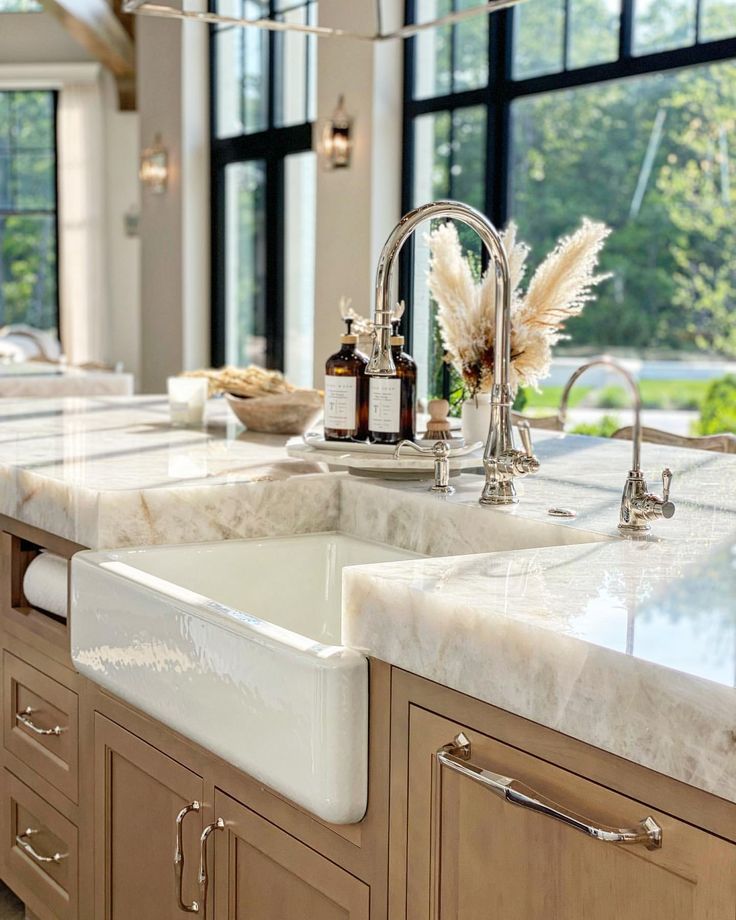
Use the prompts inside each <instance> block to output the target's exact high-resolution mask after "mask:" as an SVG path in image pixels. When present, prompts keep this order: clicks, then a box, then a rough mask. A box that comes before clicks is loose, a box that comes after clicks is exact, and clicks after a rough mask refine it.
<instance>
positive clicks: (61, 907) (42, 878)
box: [1, 770, 78, 920]
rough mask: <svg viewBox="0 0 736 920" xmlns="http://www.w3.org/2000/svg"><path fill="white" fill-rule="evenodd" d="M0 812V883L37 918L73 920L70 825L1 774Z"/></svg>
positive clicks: (72, 835) (74, 870)
mask: <svg viewBox="0 0 736 920" xmlns="http://www.w3.org/2000/svg"><path fill="white" fill-rule="evenodd" d="M1 814H2V826H3V834H4V837H3V839H2V868H3V879H4V880H5V881H6V882H7V883H8V885H9V886H10V887H11V888H12V889H13V891H14V892H15V893H16V894H17V895H18V897H19V898H20V899H21V900H22V901H24V902H25V904H26V907H27V909H28V910H29V911H31V912H32V913H33V914H34V915H35V916H37V917H38V918H39V920H75V918H76V917H77V887H78V858H77V829H76V827H75V826H74V825H73V824H72V823H71V822H70V821H68V820H67V819H66V818H65V817H63V815H60V814H59V812H58V811H56V810H55V809H54V808H52V807H51V806H50V805H49V804H48V803H47V802H45V801H44V800H43V799H42V798H40V797H39V796H38V795H36V793H35V792H33V790H32V789H29V788H28V786H26V785H24V784H23V783H22V782H21V781H20V780H19V779H17V778H16V777H15V776H14V775H13V774H12V773H10V772H8V771H7V770H4V771H3V777H2V812H1Z"/></svg>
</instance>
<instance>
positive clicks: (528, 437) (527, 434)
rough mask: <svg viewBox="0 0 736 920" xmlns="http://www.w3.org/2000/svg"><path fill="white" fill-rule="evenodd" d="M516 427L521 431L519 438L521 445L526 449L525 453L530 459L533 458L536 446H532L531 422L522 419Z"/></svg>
mask: <svg viewBox="0 0 736 920" xmlns="http://www.w3.org/2000/svg"><path fill="white" fill-rule="evenodd" d="M516 427H517V428H518V430H519V437H520V438H521V443H522V445H523V447H524V452H525V453H526V455H527V456H528V457H531V456H532V455H533V454H534V446H533V444H532V430H531V426H530V425H529V422H528V421H527V420H526V419H522V420H521V421H520V422H518V424H517V425H516Z"/></svg>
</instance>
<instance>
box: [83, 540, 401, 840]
mask: <svg viewBox="0 0 736 920" xmlns="http://www.w3.org/2000/svg"><path fill="white" fill-rule="evenodd" d="M414 555H415V554H413V553H410V552H405V551H403V550H398V549H394V548H393V547H390V546H386V545H383V544H380V543H371V542H368V541H363V540H358V539H355V538H353V537H348V536H345V535H342V534H338V533H326V534H308V535H303V536H294V537H284V538H272V539H267V540H233V541H226V542H220V543H209V544H199V545H193V546H191V545H190V546H186V545H184V546H164V547H149V548H145V549H128V550H116V551H111V552H85V553H80V554H78V555H77V556H75V557H74V559H73V561H72V579H71V581H72V600H71V612H72V616H71V633H72V657H73V659H74V662H75V664H76V666H77V668H78V670H79V671H80V672H81V673H82V674H85V675H86V676H87V677H89V678H90V679H91V680H93V681H95V682H96V683H98V684H100V685H101V686H103V687H105V688H106V689H108V690H110V691H111V692H112V693H114V694H116V695H117V696H119V697H121V698H122V699H124V700H126V701H127V702H129V703H130V704H132V705H133V706H136V707H138V708H139V709H141V710H143V711H144V712H146V713H148V714H150V715H151V716H153V717H154V718H156V719H158V720H160V721H161V722H163V723H164V724H166V725H169V726H170V727H171V728H174V729H176V730H177V731H179V732H181V733H182V734H183V735H186V736H187V737H189V738H191V739H193V740H194V741H197V742H198V743H200V744H202V745H203V746H204V747H206V748H208V749H209V750H212V751H214V752H215V753H216V754H218V755H220V756H221V757H223V758H224V759H225V760H227V761H229V762H230V763H233V764H235V765H236V766H238V767H240V768H242V769H243V770H245V771H246V772H247V773H249V774H250V775H251V776H253V777H255V778H256V779H257V780H259V781H261V782H263V783H264V784H266V785H268V786H270V787H272V788H274V789H276V790H277V791H278V792H280V793H282V794H283V795H285V796H287V797H288V798H289V799H291V800H293V801H294V802H296V803H297V804H299V805H302V806H304V807H305V808H307V809H308V810H309V811H311V812H313V813H314V814H316V815H318V816H319V817H321V818H323V819H324V820H326V821H330V822H333V823H337V824H349V823H352V822H355V821H359V820H360V819H361V818H362V816H363V814H364V812H365V808H366V801H367V788H368V780H367V766H368V750H367V747H368V665H367V661H366V659H365V658H364V657H363V656H362V655H361V654H359V653H358V652H355V651H352V650H350V649H347V648H344V647H342V646H341V645H340V616H341V585H342V569H343V567H344V566H347V565H355V564H366V563H377V562H389V561H396V560H399V559H409V558H413V557H414Z"/></svg>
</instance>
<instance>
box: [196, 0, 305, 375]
mask: <svg viewBox="0 0 736 920" xmlns="http://www.w3.org/2000/svg"><path fill="white" fill-rule="evenodd" d="M217 6H218V10H219V11H220V12H223V13H227V14H229V15H237V16H245V17H248V18H259V17H263V16H270V17H272V18H274V19H279V20H283V21H290V22H296V23H313V22H314V21H315V20H316V0H229V2H225V0H220V2H219V4H218V5H217ZM211 52H212V53H211V61H212V85H213V104H212V191H213V203H214V213H213V252H212V255H213V259H212V266H213V273H212V274H213V336H212V341H213V354H212V359H213V362H214V363H215V364H221V363H223V362H227V363H230V364H249V363H256V364H261V365H264V366H267V367H272V368H278V369H282V370H284V371H285V372H286V373H287V375H288V376H289V377H290V378H291V379H292V380H294V382H296V383H301V384H307V385H310V384H311V381H312V358H311V356H312V327H313V314H314V304H313V289H314V285H313V275H314V226H315V186H316V161H315V155H314V154H313V153H312V152H311V146H312V121H313V120H314V107H315V101H314V100H315V77H316V43H315V40H314V38H313V37H312V36H307V35H304V34H300V33H296V32H271V31H265V30H259V29H255V28H245V29H243V28H239V27H236V26H228V25H223V26H221V27H219V26H218V27H217V28H213V30H212V35H211Z"/></svg>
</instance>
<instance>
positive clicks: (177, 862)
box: [174, 801, 202, 914]
mask: <svg viewBox="0 0 736 920" xmlns="http://www.w3.org/2000/svg"><path fill="white" fill-rule="evenodd" d="M201 807H202V806H201V805H200V804H199V802H197V801H194V802H192V803H191V804H189V805H185V806H184V808H182V810H181V811H180V812H179V814H178V815H177V816H176V849H175V850H174V870H175V872H176V883H177V894H178V898H179V908H180V910H185V911H187V913H190V914H197V913H199V902H198V901H192V903H191V904H187V903H186V902H185V901H184V898H183V894H182V884H183V879H184V839H183V830H182V824H183V822H184V818H186V816H187V815H188V814H189V812H190V811H199V809H200V808H201Z"/></svg>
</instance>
